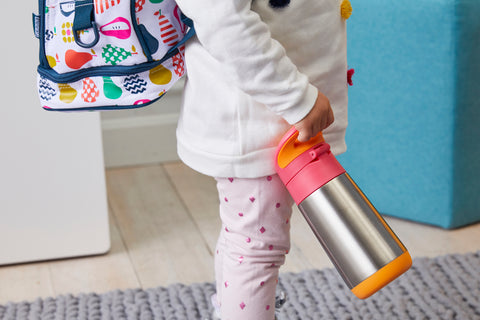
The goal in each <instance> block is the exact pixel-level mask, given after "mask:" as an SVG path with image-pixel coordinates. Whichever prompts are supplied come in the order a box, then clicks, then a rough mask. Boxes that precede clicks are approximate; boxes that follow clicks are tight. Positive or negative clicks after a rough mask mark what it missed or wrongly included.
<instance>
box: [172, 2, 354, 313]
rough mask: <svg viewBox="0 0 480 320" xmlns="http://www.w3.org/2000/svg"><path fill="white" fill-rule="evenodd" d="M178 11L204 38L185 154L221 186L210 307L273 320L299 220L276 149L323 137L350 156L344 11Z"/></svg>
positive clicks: (187, 7)
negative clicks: (293, 223) (291, 140)
mask: <svg viewBox="0 0 480 320" xmlns="http://www.w3.org/2000/svg"><path fill="white" fill-rule="evenodd" d="M177 3H178V5H179V7H180V9H181V10H182V11H183V13H184V14H185V15H186V16H188V17H189V18H191V19H192V20H193V22H194V25H195V29H196V32H197V37H195V38H194V39H192V40H191V41H189V42H188V43H187V46H186V66H187V70H188V71H187V72H188V77H187V81H186V84H185V93H184V103H183V107H182V111H181V115H180V120H179V124H178V129H177V139H178V153H179V156H180V158H181V159H182V160H183V161H184V162H185V163H186V164H187V165H189V166H190V167H192V168H193V169H195V170H197V171H199V172H201V173H203V174H206V175H210V176H213V177H215V178H216V180H217V187H218V192H219V197H220V216H221V219H222V229H221V232H220V236H219V239H218V243H217V248H216V252H215V275H216V286H217V295H216V297H215V299H214V304H215V305H217V307H218V309H219V312H220V313H221V318H222V319H224V320H235V319H247V320H264V319H266V320H273V319H274V318H275V314H274V313H275V310H274V309H275V288H276V284H277V282H278V272H279V268H280V266H281V265H282V264H283V263H284V260H285V254H286V253H288V250H289V248H290V239H289V226H290V224H289V221H290V216H291V213H292V210H291V207H292V200H291V198H290V196H289V194H288V192H287V191H286V189H285V187H284V186H283V184H282V182H281V181H280V179H279V178H278V177H277V175H275V171H274V154H275V150H276V147H277V144H278V142H279V141H280V138H281V137H282V135H283V134H284V133H286V131H288V129H289V128H290V127H291V126H292V125H295V127H296V128H297V130H298V131H299V133H300V134H299V138H298V139H299V140H300V141H307V140H309V139H310V138H311V137H313V136H314V135H316V133H318V132H320V131H322V130H324V129H326V130H325V131H324V136H325V139H326V140H327V142H328V143H329V144H330V145H331V147H332V151H333V153H335V154H339V153H342V152H344V151H345V149H346V147H345V142H344V135H345V129H346V126H347V77H346V75H347V64H346V28H345V20H344V19H343V18H342V17H341V15H340V3H341V0H315V1H312V0H292V2H291V3H289V1H286V0H276V1H274V0H270V1H268V0H254V1H253V3H252V0H177ZM327 97H328V98H327ZM334 116H335V122H333V120H334ZM332 123H333V124H332ZM327 127H328V129H327Z"/></svg>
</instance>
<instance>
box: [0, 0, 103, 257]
mask: <svg viewBox="0 0 480 320" xmlns="http://www.w3.org/2000/svg"><path fill="white" fill-rule="evenodd" d="M37 6H38V4H37V1H35V0H30V1H6V2H4V3H3V8H2V18H1V19H0V30H3V31H2V46H1V49H0V61H1V62H2V66H1V69H0V70H1V73H0V76H1V77H2V81H1V82H0V96H1V99H2V106H1V107H0V148H1V156H0V264H11V263H17V262H27V261H35V260H45V259H55V258H62V257H72V256H80V255H91V254H97V253H103V252H106V251H107V250H108V249H109V247H110V237H109V232H108V210H107V201H106V190H105V174H104V166H103V153H102V139H101V129H100V117H99V114H98V113H83V114H79V113H68V114H66V113H65V114H59V113H52V112H47V111H43V110H42V109H41V108H40V105H39V101H38V97H37V92H36V83H35V77H36V66H37V64H38V41H37V39H36V38H35V37H34V35H33V28H32V22H31V21H32V18H31V14H32V12H37V11H38V8H37Z"/></svg>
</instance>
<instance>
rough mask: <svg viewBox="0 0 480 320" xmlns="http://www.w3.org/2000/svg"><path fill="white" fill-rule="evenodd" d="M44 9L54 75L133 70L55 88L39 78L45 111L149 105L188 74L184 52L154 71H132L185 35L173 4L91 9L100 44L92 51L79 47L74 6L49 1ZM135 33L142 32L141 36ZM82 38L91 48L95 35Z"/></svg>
mask: <svg viewBox="0 0 480 320" xmlns="http://www.w3.org/2000/svg"><path fill="white" fill-rule="evenodd" d="M46 7H47V8H46V9H47V10H45V13H44V14H45V19H44V21H45V26H44V29H43V30H45V34H44V41H45V55H46V60H47V61H48V65H49V66H50V68H52V69H53V70H54V71H55V72H56V73H58V74H60V75H63V74H75V72H84V73H85V74H86V75H88V70H89V69H90V68H95V70H101V68H102V67H109V68H112V67H132V68H133V69H132V72H130V73H128V74H127V73H126V74H125V75H124V76H111V74H105V75H104V76H98V74H95V76H90V77H88V76H85V77H84V78H82V79H80V80H78V81H75V82H72V83H61V81H58V83H57V82H55V81H53V80H54V79H53V78H50V77H43V76H40V75H39V76H38V81H37V84H38V91H39V96H40V100H41V103H42V105H43V106H44V108H46V109H55V110H57V109H61V110H63V109H81V108H96V107H107V108H108V107H113V108H115V107H116V106H134V105H135V106H137V105H140V104H145V103H148V102H150V101H153V100H156V99H157V98H159V97H160V96H161V95H163V94H164V93H165V92H166V91H168V89H169V88H170V87H171V86H172V85H173V84H174V83H175V82H176V81H177V80H178V79H179V78H181V77H182V76H183V74H184V73H185V63H184V50H181V51H180V52H179V53H178V54H177V55H175V56H174V57H172V58H170V59H168V60H166V61H165V62H163V63H162V64H161V65H158V66H157V67H154V68H152V70H149V71H145V72H135V71H134V68H135V67H136V66H141V65H142V64H145V63H151V62H153V61H158V60H160V59H162V58H163V57H164V56H165V54H166V53H167V52H168V50H169V49H170V48H171V47H172V46H174V45H175V44H177V43H178V41H180V39H181V38H182V37H183V35H184V34H185V33H186V26H185V25H184V24H183V22H182V21H181V19H180V11H179V8H178V6H177V5H176V3H175V1H174V0H163V1H157V0H95V1H94V9H93V10H94V13H95V22H96V24H97V26H98V31H99V41H98V43H97V44H96V45H95V46H94V47H92V48H83V47H81V46H79V45H78V44H77V43H76V42H75V39H74V36H73V23H74V18H75V1H72V0H46ZM132 10H135V14H134V17H135V19H132V14H131V11H132ZM136 30H140V32H139V33H138V34H137V32H136ZM79 38H80V39H81V41H82V42H84V43H90V42H92V40H93V39H94V32H93V31H92V30H91V29H87V30H83V31H81V32H79ZM142 44H143V46H142ZM148 56H151V57H152V60H148V58H147V57H148ZM47 78H49V79H47ZM52 79H53V80H52Z"/></svg>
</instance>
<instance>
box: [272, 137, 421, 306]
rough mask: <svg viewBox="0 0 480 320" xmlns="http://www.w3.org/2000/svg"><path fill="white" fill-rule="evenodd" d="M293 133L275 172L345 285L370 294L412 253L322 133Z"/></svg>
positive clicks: (364, 295) (394, 274)
mask: <svg viewBox="0 0 480 320" xmlns="http://www.w3.org/2000/svg"><path fill="white" fill-rule="evenodd" d="M297 137H298V131H297V130H295V128H292V129H291V130H290V131H289V132H287V134H286V135H285V136H284V137H283V138H282V140H281V142H280V144H279V146H278V150H277V153H276V159H275V160H276V161H275V162H276V171H277V173H278V175H279V176H280V178H281V180H282V181H283V183H284V184H285V186H286V187H287V189H288V191H289V192H290V194H291V195H292V197H293V199H294V201H295V203H296V204H297V206H298V208H299V209H300V211H301V212H302V214H303V216H304V217H305V219H306V220H307V222H308V224H309V225H310V227H311V229H312V230H313V232H314V234H315V236H316V237H317V238H318V240H319V241H320V243H321V244H322V246H323V248H324V249H325V251H326V253H327V255H328V256H329V258H330V260H331V261H332V263H333V264H334V266H335V267H336V269H337V270H338V272H339V273H340V275H341V276H342V278H343V280H344V281H345V283H346V284H347V286H348V287H349V289H350V290H351V291H352V292H353V293H354V294H355V295H356V296H357V297H358V298H360V299H365V298H368V297H369V296H371V295H372V294H374V293H375V292H377V291H378V290H380V289H381V288H383V287H384V286H385V285H387V284H388V283H390V282H391V281H393V280H394V279H395V278H397V277H398V276H400V275H401V274H402V273H404V272H405V271H407V270H408V269H409V268H410V266H411V264H412V259H411V257H410V254H409V253H408V251H407V249H406V248H405V246H404V245H403V244H402V243H401V242H400V240H399V239H398V237H397V236H396V235H395V234H394V233H393V231H392V229H391V228H390V227H389V226H388V224H387V223H386V222H385V220H384V219H383V218H382V217H381V216H380V214H379V213H378V211H377V210H376V209H375V207H374V206H373V205H372V204H371V203H370V201H369V200H368V199H367V197H366V196H365V195H364V194H363V192H362V191H361V190H360V189H359V187H358V186H357V185H356V184H355V182H354V181H353V180H352V178H351V177H350V176H349V175H348V173H347V172H346V171H345V169H344V168H343V167H342V166H341V165H340V163H339V162H338V161H337V159H336V158H335V157H334V156H333V154H332V153H331V151H330V146H329V145H328V144H327V143H326V142H325V140H324V139H323V136H322V134H321V133H320V134H318V135H317V136H316V137H315V138H313V139H311V140H310V141H308V142H299V141H298V140H297Z"/></svg>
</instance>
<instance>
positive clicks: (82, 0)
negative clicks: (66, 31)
mask: <svg viewBox="0 0 480 320" xmlns="http://www.w3.org/2000/svg"><path fill="white" fill-rule="evenodd" d="M87 29H93V33H94V35H95V39H93V41H92V42H91V43H84V42H83V41H82V40H81V39H80V37H79V32H80V31H82V30H87ZM73 37H74V38H75V42H76V43H77V44H78V45H79V46H80V47H82V48H91V47H93V46H95V45H96V44H97V43H98V40H99V39H100V36H99V33H98V27H97V24H96V22H95V15H94V3H93V0H76V1H75V18H74V20H73Z"/></svg>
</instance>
